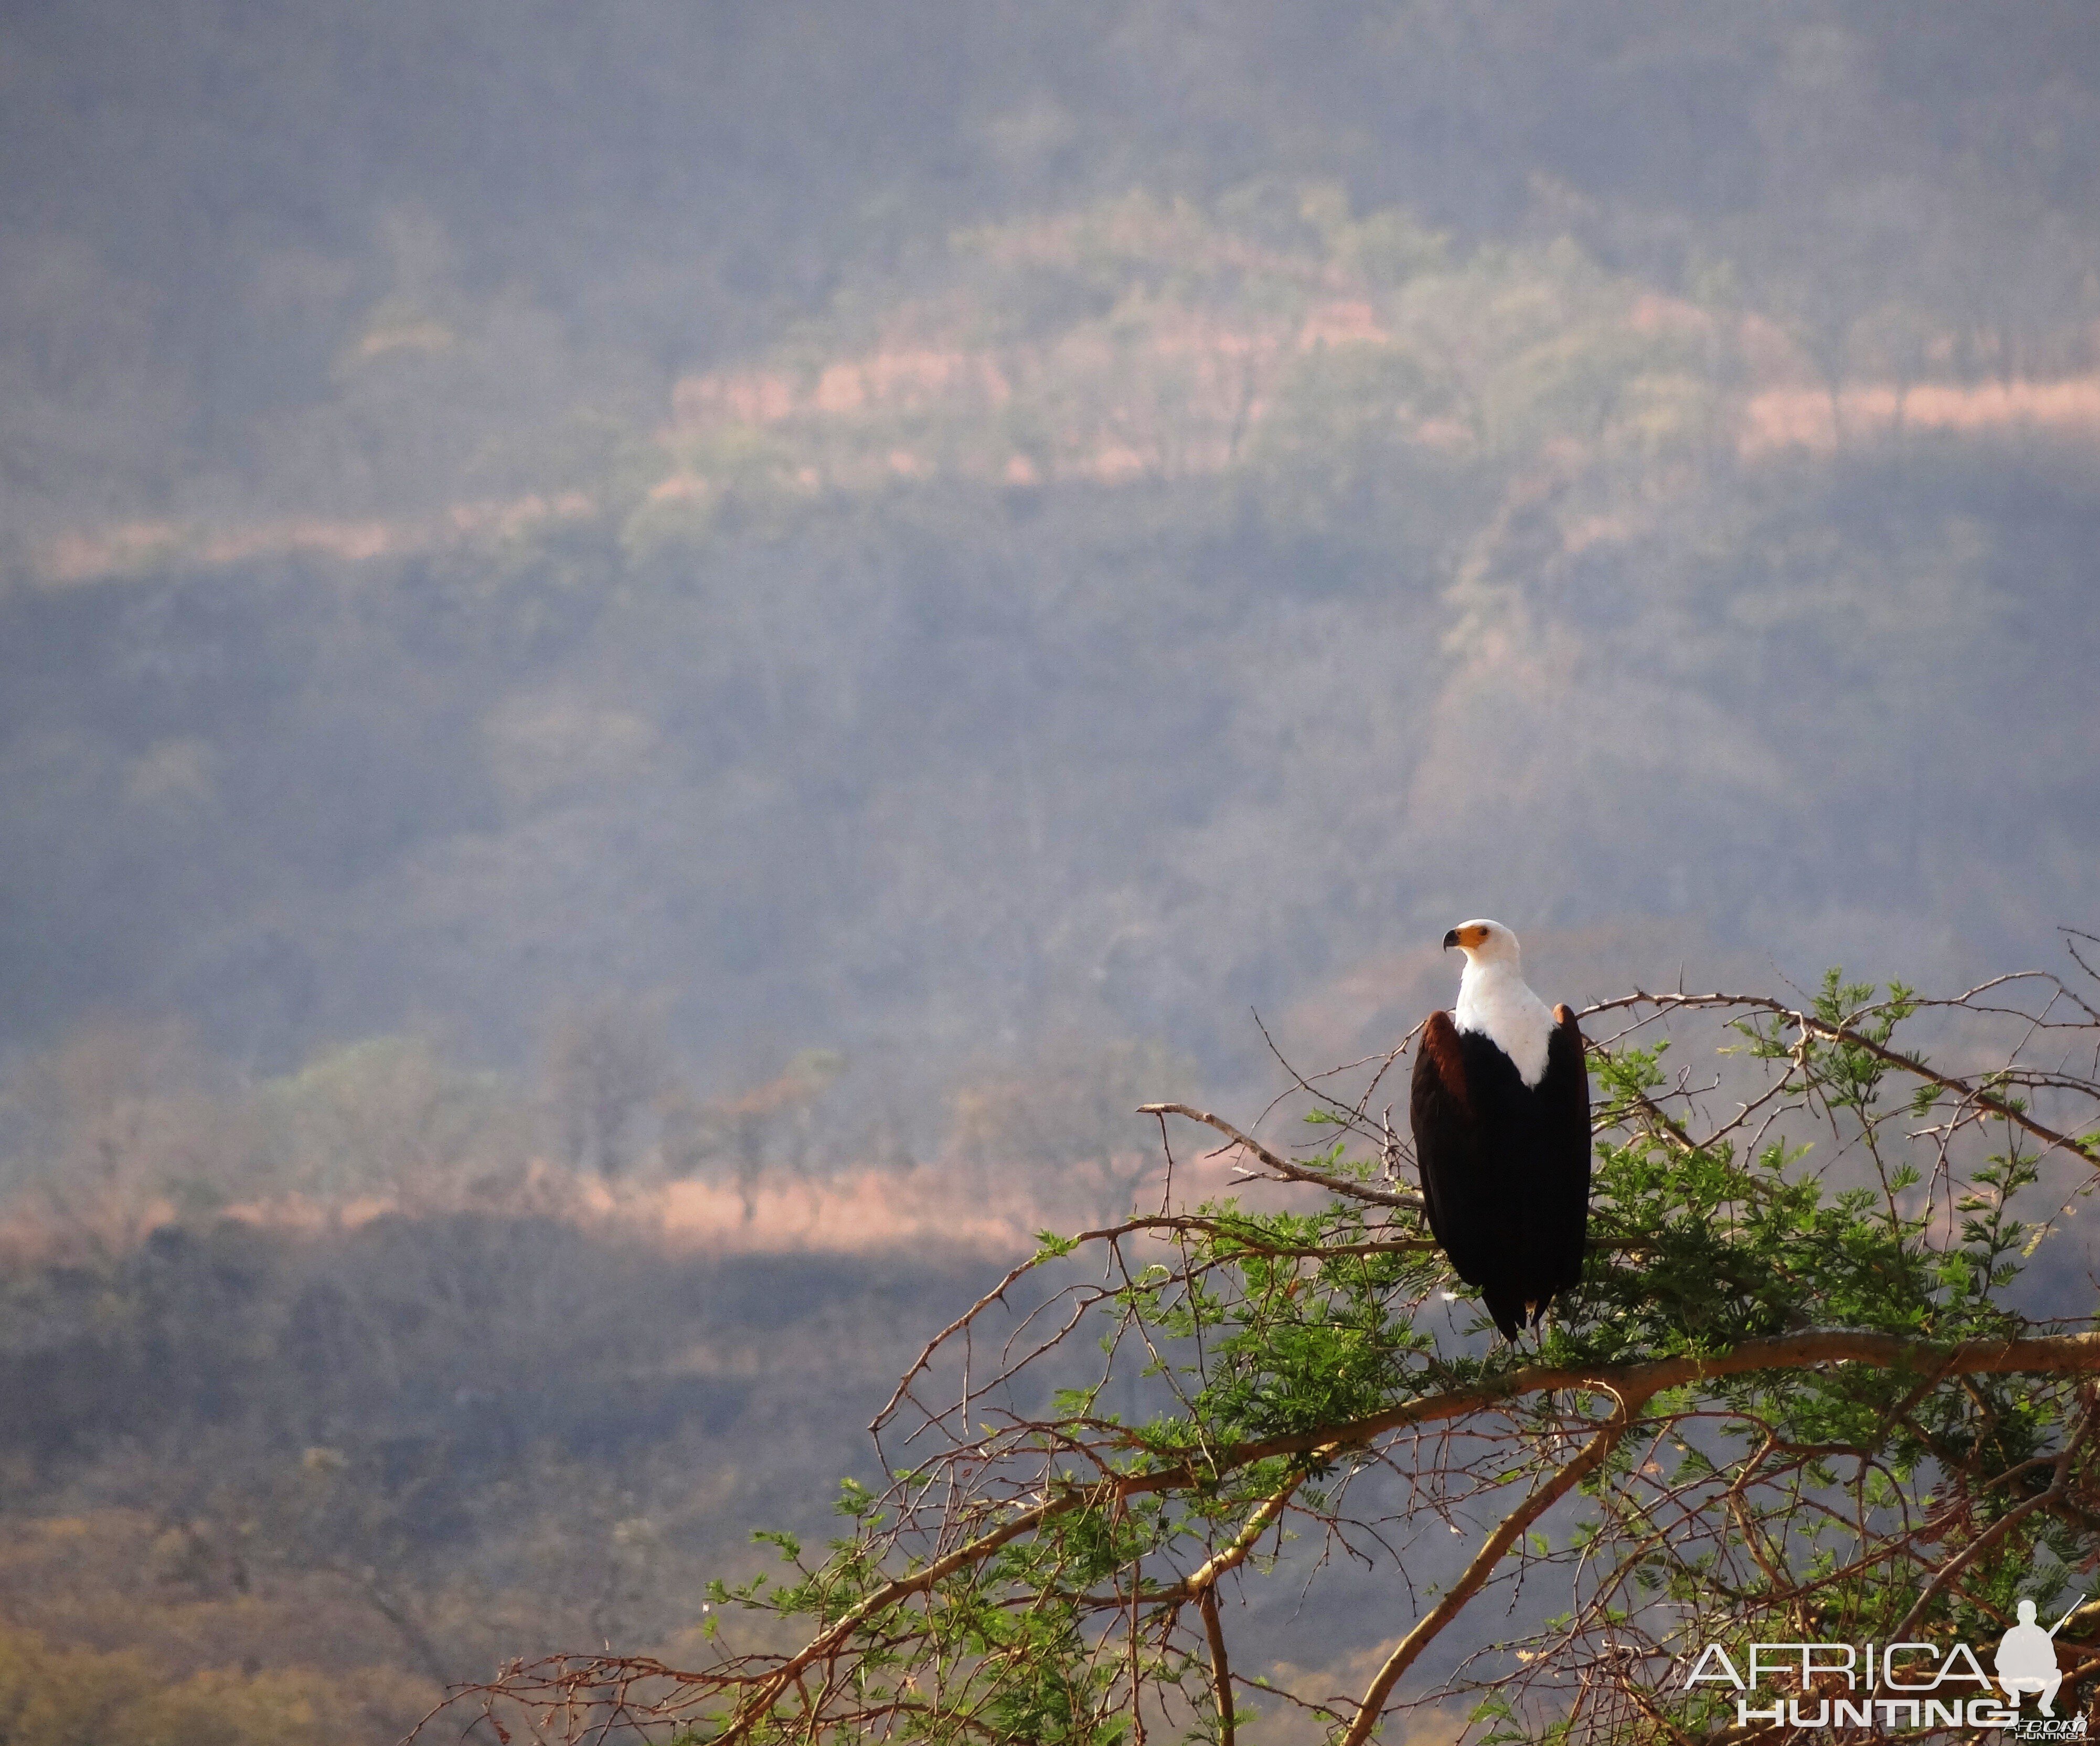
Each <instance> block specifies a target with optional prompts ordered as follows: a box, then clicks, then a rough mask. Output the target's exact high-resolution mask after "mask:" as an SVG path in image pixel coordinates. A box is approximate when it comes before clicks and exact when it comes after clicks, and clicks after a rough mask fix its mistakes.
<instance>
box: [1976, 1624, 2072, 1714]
mask: <svg viewBox="0 0 2100 1746" xmlns="http://www.w3.org/2000/svg"><path fill="white" fill-rule="evenodd" d="M2084 1605H2085V1596H2084V1595H2083V1594H2081V1595H2080V1596H2079V1597H2078V1598H2077V1599H2076V1600H2075V1601H2073V1602H2072V1603H2071V1607H2070V1611H2069V1612H2066V1613H2065V1614H2064V1616H2063V1617H2062V1618H2061V1619H2058V1620H2057V1621H2056V1623H2055V1624H2054V1625H2051V1626H2050V1627H2049V1629H2047V1630H2044V1629H2042V1628H2041V1627H2040V1625H2036V1623H2035V1603H2033V1602H2032V1601H2031V1600H2023V1601H2022V1602H2021V1603H2020V1622H2019V1623H2018V1625H2014V1627H2013V1628H2012V1629H2010V1630H2009V1631H2007V1632H2006V1633H2005V1635H2004V1636H2003V1637H2001V1638H1999V1639H1998V1657H1997V1662H1996V1666H1997V1669H1998V1683H1999V1684H2000V1685H2001V1686H2004V1687H2005V1699H2006V1701H2007V1702H2008V1703H2010V1704H2014V1705H2017V1704H2018V1703H2019V1701H2020V1695H2021V1694H2022V1693H2023V1692H2027V1691H2038V1692H2040V1694H2041V1713H2042V1714H2044V1715H2045V1716H2054V1714H2055V1713H2056V1691H2057V1687H2058V1686H2061V1685H2062V1684H2063V1674H2062V1673H2059V1672H2058V1670H2057V1665H2056V1634H2057V1633H2058V1631H2060V1630H2062V1629H2063V1628H2064V1626H2065V1625H2068V1624H2069V1623H2070V1622H2071V1613H2074V1612H2077V1611H2078V1609H2079V1608H2080V1607H2083V1606H2084Z"/></svg>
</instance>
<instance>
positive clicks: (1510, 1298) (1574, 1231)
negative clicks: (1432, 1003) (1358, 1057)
mask: <svg viewBox="0 0 2100 1746" xmlns="http://www.w3.org/2000/svg"><path fill="white" fill-rule="evenodd" d="M1553 1016H1554V1020H1555V1028H1554V1030H1553V1032H1552V1034H1551V1038H1549V1039H1548V1042H1547V1044H1546V1071H1545V1072H1544V1073H1543V1074H1542V1075H1541V1076H1540V1078H1539V1081H1538V1083H1537V1085H1536V1086H1526V1085H1525V1084H1524V1080H1523V1078H1522V1076H1521V1075H1520V1074H1519V1073H1518V1071H1517V1069H1516V1065H1515V1063H1514V1062H1513V1061H1511V1059H1510V1058H1509V1056H1507V1055H1505V1054H1504V1053H1503V1052H1502V1049H1501V1048H1500V1047H1498V1045H1497V1044H1496V1043H1494V1042H1493V1040H1492V1039H1491V1038H1488V1037H1487V1036H1485V1035H1483V1034H1480V1033H1479V1032H1475V1031H1462V1030H1459V1029H1458V1026H1457V1025H1455V1024H1454V1023H1453V1021H1452V1018H1451V1015H1450V1014H1449V1013H1448V1012H1438V1013H1436V1014H1435V1015H1433V1016H1432V1017H1431V1019H1430V1021H1429V1023H1428V1025H1427V1026H1426V1027H1425V1028H1424V1030H1423V1035H1422V1044H1421V1048H1420V1052H1418V1054H1417V1055H1416V1056H1415V1058H1414V1088H1413V1092H1412V1096H1410V1101H1409V1113H1410V1117H1411V1118H1412V1121H1413V1125H1414V1152H1415V1157H1416V1158H1417V1160H1418V1162H1419V1163H1420V1165H1421V1168H1422V1192H1423V1197H1424V1199H1426V1200H1427V1201H1428V1203H1429V1228H1430V1230H1431V1231H1432V1232H1434V1233H1435V1235H1436V1241H1438V1242H1439V1243H1440V1244H1441V1245H1442V1246H1443V1249H1444V1252H1445V1254H1447V1255H1448V1256H1449V1257H1450V1260H1451V1265H1452V1267H1453V1268H1454V1269H1455V1270H1456V1272H1457V1273H1458V1276H1459V1278H1461V1279H1462V1280H1463V1281H1465V1282H1466V1283H1467V1285H1471V1286H1472V1287H1474V1288H1475V1289H1476V1290H1478V1291H1479V1292H1480V1297H1481V1299H1482V1301H1483V1302H1485V1303H1486V1305H1487V1307H1488V1313H1489V1315H1490V1316H1493V1318H1494V1322H1495V1325H1496V1326H1497V1327H1498V1328H1499V1329H1502V1334H1503V1337H1504V1338H1507V1339H1511V1340H1514V1339H1515V1338H1516V1337H1517V1335H1518V1334H1519V1333H1520V1332H1521V1331H1522V1329H1523V1328H1524V1324H1525V1322H1526V1321H1529V1322H1531V1323H1532V1324H1533V1325H1537V1322H1538V1320H1539V1318H1540V1317H1541V1316H1543V1315H1544V1314H1545V1313H1546V1306H1547V1305H1548V1304H1549V1303H1551V1302H1552V1301H1553V1299H1554V1298H1555V1296H1556V1295H1558V1294H1560V1293H1561V1292H1563V1291H1565V1290H1568V1289H1569V1288H1570V1287H1571V1286H1573V1285H1575V1284H1577V1282H1578V1281H1580V1280H1581V1279H1582V1256H1583V1253H1584V1250H1585V1249H1586V1246H1587V1243H1588V1239H1589V1226H1590V1075H1589V1070H1588V1069H1587V1067H1586V1065H1584V1063H1583V1060H1582V1031H1581V1030H1579V1029H1577V1025H1576V1023H1575V1016H1574V1014H1573V1013H1572V1012H1569V1011H1568V1008H1567V1007H1555V1008H1554V1009H1553Z"/></svg>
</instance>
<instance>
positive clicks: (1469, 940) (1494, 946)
mask: <svg viewBox="0 0 2100 1746" xmlns="http://www.w3.org/2000/svg"><path fill="white" fill-rule="evenodd" d="M1453 946H1457V947H1458V950H1460V951H1462V952H1463V953H1464V954H1465V955H1466V964H1467V968H1468V969H1471V968H1472V967H1473V966H1474V965H1476V964H1481V965H1485V964H1507V965H1508V966H1509V968H1511V970H1512V971H1515V969H1516V968H1517V963H1518V956H1519V955H1518V950H1517V943H1516V936H1515V934H1513V933H1511V932H1510V931H1509V929H1508V928H1505V927H1504V926H1502V924H1501V923H1500V922H1498V921H1489V920H1487V919H1485V918H1483V919H1481V920H1479V921H1468V922H1460V923H1459V924H1458V926H1457V927H1455V928H1453V929H1452V930H1451V931H1450V932H1449V933H1447V934H1445V936H1444V950H1445V951H1447V952H1448V951H1449V950H1451V948H1452V947H1453Z"/></svg>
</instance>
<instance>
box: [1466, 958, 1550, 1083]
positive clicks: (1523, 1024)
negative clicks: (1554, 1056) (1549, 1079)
mask: <svg viewBox="0 0 2100 1746" xmlns="http://www.w3.org/2000/svg"><path fill="white" fill-rule="evenodd" d="M1451 1016H1452V1018H1453V1019H1454V1021H1456V1022H1457V1024H1458V1029H1459V1030H1471V1031H1477V1032H1479V1033H1480V1034H1481V1035H1483V1036H1485V1038H1488V1040H1489V1042H1491V1043H1493V1044H1494V1045H1495V1047H1497V1048H1498V1049H1500V1050H1501V1051H1502V1053H1503V1054H1505V1055H1507V1056H1509V1058H1510V1059H1511V1060H1512V1061H1514V1062H1515V1064H1516V1071H1517V1077H1518V1078H1520V1079H1522V1080H1523V1081H1524V1084H1525V1085H1526V1086H1529V1087H1536V1086H1537V1083H1538V1082H1539V1081H1540V1080H1541V1079H1542V1078H1545V1077H1546V1046H1547V1044H1548V1043H1551V1041H1552V1038H1553V1015H1552V1013H1551V1012H1548V1011H1547V1010H1546V1003H1545V1002H1544V1001H1542V1000H1541V999H1539V998H1538V996H1537V995H1536V994H1533V993H1532V991H1531V990H1530V989H1529V987H1527V986H1526V985H1525V984H1524V978H1523V977H1520V976H1519V975H1517V974H1516V973H1515V972H1514V971H1513V970H1511V968H1509V967H1508V966H1507V965H1505V964H1477V965H1476V964H1471V963H1469V964H1467V966H1466V973H1465V974H1464V975H1463V976H1462V977H1459V978H1458V1005H1457V1006H1456V1007H1453V1008H1452V1011H1451Z"/></svg>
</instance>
